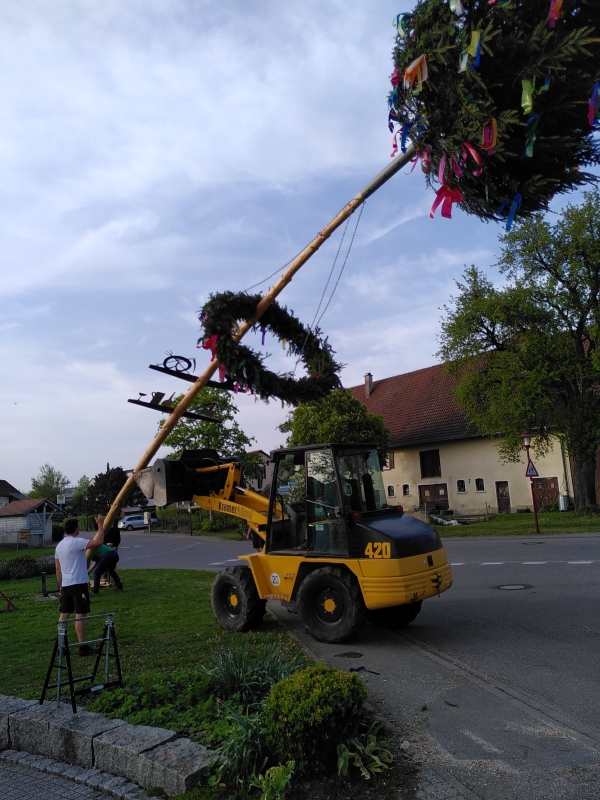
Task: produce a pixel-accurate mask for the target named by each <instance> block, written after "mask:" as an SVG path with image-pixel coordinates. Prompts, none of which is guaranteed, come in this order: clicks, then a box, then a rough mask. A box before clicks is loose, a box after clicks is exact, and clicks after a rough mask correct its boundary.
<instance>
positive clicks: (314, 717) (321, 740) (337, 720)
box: [265, 664, 367, 775]
mask: <svg viewBox="0 0 600 800" xmlns="http://www.w3.org/2000/svg"><path fill="white" fill-rule="evenodd" d="M366 697H367V690H366V689H365V687H364V686H363V684H362V682H361V680H360V678H359V677H358V676H357V675H356V674H352V673H347V672H340V671H338V670H335V669H331V668H329V667H325V666H323V665H322V664H314V665H312V666H310V667H306V668H305V669H303V670H300V671H299V672H296V673H295V674H294V675H291V676H290V677H289V678H286V680H283V681H281V682H280V683H277V684H275V686H273V688H272V689H271V691H270V693H269V694H268V696H267V698H266V700H265V723H266V727H267V743H268V745H269V747H270V748H271V751H272V752H273V755H274V756H275V757H276V760H277V761H279V762H280V763H285V762H287V761H290V760H291V759H295V761H296V770H297V773H298V774H305V775H307V774H310V773H312V772H315V771H316V770H317V769H318V768H320V767H325V768H332V767H333V766H334V765H335V763H336V756H337V746H338V743H339V742H340V741H341V740H342V739H347V738H348V737H349V736H352V735H353V734H354V733H355V732H356V731H357V730H358V725H359V722H360V719H361V717H362V713H363V705H364V701H365V700H366Z"/></svg>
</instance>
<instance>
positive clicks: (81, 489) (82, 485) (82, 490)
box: [69, 475, 92, 516]
mask: <svg viewBox="0 0 600 800" xmlns="http://www.w3.org/2000/svg"><path fill="white" fill-rule="evenodd" d="M91 483H92V482H91V480H90V479H89V478H88V476H87V475H82V476H81V478H79V480H78V481H77V486H76V487H75V491H74V493H73V497H72V498H71V501H70V504H69V513H71V514H73V515H75V516H77V515H79V514H83V513H84V512H85V498H86V496H87V497H88V503H89V495H88V492H89V490H90V486H91Z"/></svg>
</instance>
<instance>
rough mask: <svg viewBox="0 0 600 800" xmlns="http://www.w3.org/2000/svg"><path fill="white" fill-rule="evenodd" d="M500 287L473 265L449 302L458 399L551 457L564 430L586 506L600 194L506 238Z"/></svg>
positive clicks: (593, 420) (595, 370)
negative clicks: (530, 438)
mask: <svg viewBox="0 0 600 800" xmlns="http://www.w3.org/2000/svg"><path fill="white" fill-rule="evenodd" d="M501 242H502V244H503V251H502V254H501V257H500V261H499V264H498V266H499V267H500V271H501V272H502V273H503V274H505V275H506V276H507V278H508V282H507V284H506V285H505V286H504V287H501V288H496V287H495V286H494V285H493V284H492V283H491V282H490V281H489V280H488V279H486V278H485V277H484V275H483V274H482V273H481V272H480V271H479V270H477V269H476V268H475V267H471V268H470V269H468V270H467V271H466V272H465V274H464V280H463V282H462V283H458V284H457V285H458V289H459V294H458V296H457V297H455V298H453V302H452V305H451V306H446V307H444V312H445V318H444V319H443V322H442V332H441V336H440V343H441V349H440V355H441V356H442V357H443V358H444V359H445V360H446V361H448V362H450V369H451V371H453V372H454V373H455V374H456V376H457V377H458V380H459V383H458V387H457V389H456V392H455V399H456V401H457V403H458V404H459V405H460V406H461V407H462V408H464V409H465V411H466V412H467V413H468V414H469V416H470V417H471V419H472V420H473V421H474V422H475V423H476V425H477V426H478V427H479V428H480V429H481V430H482V431H483V432H485V433H487V434H489V435H491V436H496V435H498V434H501V435H503V436H505V437H506V438H505V439H504V440H503V441H502V443H501V444H500V453H501V455H502V457H503V458H504V459H505V460H508V461H518V460H519V455H520V453H521V452H522V441H521V438H520V434H521V433H522V431H524V430H529V431H530V433H532V434H535V440H534V443H535V449H536V452H538V453H539V454H544V453H545V452H547V451H548V449H549V448H550V447H551V439H552V437H558V438H559V439H560V440H561V442H562V443H563V444H564V445H565V446H566V448H567V450H568V452H569V453H570V455H571V456H572V457H573V463H574V479H575V491H576V495H577V505H578V507H580V508H583V507H594V506H595V505H596V494H595V475H596V450H597V447H598V443H599V442H600V355H599V352H598V345H599V343H600V342H599V334H600V194H599V193H598V191H597V190H594V191H592V192H586V193H585V194H584V202H583V204H582V205H581V206H579V207H577V206H572V205H569V206H567V208H566V210H565V212H564V213H563V215H562V218H561V219H560V220H559V221H558V222H556V223H555V224H554V225H550V224H549V223H548V222H546V221H545V219H544V218H543V216H542V215H541V214H538V215H536V216H535V217H533V218H532V219H529V220H526V221H524V222H522V223H521V224H519V225H518V226H517V227H516V228H515V229H514V230H513V231H512V232H511V233H508V234H505V235H503V236H502V237H501Z"/></svg>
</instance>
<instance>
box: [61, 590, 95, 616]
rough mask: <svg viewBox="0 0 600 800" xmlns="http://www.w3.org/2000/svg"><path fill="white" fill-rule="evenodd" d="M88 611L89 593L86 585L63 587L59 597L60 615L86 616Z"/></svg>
mask: <svg viewBox="0 0 600 800" xmlns="http://www.w3.org/2000/svg"><path fill="white" fill-rule="evenodd" d="M89 610H90V593H89V589H88V585H87V583H73V584H72V585H71V586H63V587H62V594H61V596H60V611H61V613H62V614H72V613H73V612H75V613H76V614H88V613H89Z"/></svg>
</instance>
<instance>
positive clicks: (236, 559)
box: [225, 558, 239, 564]
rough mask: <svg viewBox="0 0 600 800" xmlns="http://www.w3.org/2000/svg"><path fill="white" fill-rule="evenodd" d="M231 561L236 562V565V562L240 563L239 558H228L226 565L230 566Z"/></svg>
mask: <svg viewBox="0 0 600 800" xmlns="http://www.w3.org/2000/svg"><path fill="white" fill-rule="evenodd" d="M230 561H232V562H234V563H235V562H236V561H239V558H228V559H227V561H226V562H225V563H226V564H229V562H230Z"/></svg>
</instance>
